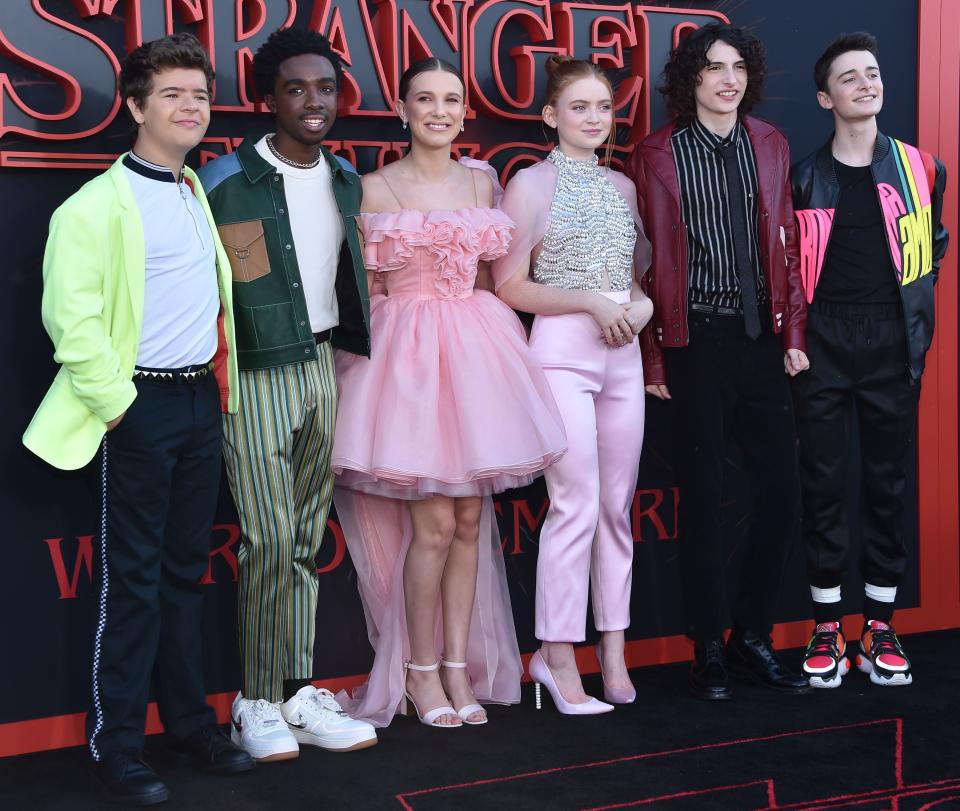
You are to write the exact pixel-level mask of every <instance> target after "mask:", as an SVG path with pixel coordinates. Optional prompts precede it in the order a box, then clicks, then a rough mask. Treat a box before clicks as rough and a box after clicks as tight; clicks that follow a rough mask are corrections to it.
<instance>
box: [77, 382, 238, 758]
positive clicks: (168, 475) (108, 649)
mask: <svg viewBox="0 0 960 811" xmlns="http://www.w3.org/2000/svg"><path fill="white" fill-rule="evenodd" d="M136 386H137V398H136V400H134V402H133V404H132V405H131V406H130V409H129V410H128V411H127V413H126V416H125V417H124V418H123V420H122V421H121V422H120V424H119V425H118V426H117V427H116V428H115V429H114V430H113V431H110V432H109V433H108V434H107V437H106V439H105V447H104V450H103V451H102V452H103V457H104V473H103V477H104V486H105V490H106V503H105V510H106V515H105V530H106V532H105V537H103V536H102V537H101V541H102V548H101V556H102V557H101V567H100V580H101V583H100V601H99V614H98V624H97V630H96V634H95V642H94V662H93V697H92V698H93V701H92V706H91V709H90V712H89V713H88V715H87V738H88V740H89V743H90V751H91V753H92V754H93V757H94V759H96V760H100V759H101V758H102V756H103V755H104V754H107V753H110V752H114V751H117V750H120V749H126V748H131V747H135V748H141V747H142V746H143V736H144V722H145V718H146V710H147V702H148V696H149V688H150V682H151V676H152V679H153V685H154V690H155V693H156V698H157V703H158V705H159V709H160V717H161V720H162V721H163V724H164V726H165V727H166V729H167V731H168V732H169V733H170V734H171V735H173V736H174V737H184V736H186V735H189V734H190V733H191V732H194V731H195V730H197V729H199V728H200V727H202V726H206V725H208V724H212V723H216V719H215V716H214V713H213V710H212V709H211V708H210V707H209V706H208V705H207V704H206V698H205V696H206V691H205V689H204V684H203V651H202V648H201V633H202V619H203V595H202V593H201V591H200V585H199V580H200V578H201V577H202V576H203V573H204V571H205V570H206V567H207V559H208V555H209V550H210V529H211V526H212V524H213V517H214V511H215V510H216V503H217V494H218V490H219V481H220V465H221V462H220V445H221V422H220V404H219V393H218V389H217V384H216V381H215V380H214V378H213V375H206V376H205V377H201V378H198V379H197V380H196V381H194V382H189V383H169V382H159V381H137V382H136Z"/></svg>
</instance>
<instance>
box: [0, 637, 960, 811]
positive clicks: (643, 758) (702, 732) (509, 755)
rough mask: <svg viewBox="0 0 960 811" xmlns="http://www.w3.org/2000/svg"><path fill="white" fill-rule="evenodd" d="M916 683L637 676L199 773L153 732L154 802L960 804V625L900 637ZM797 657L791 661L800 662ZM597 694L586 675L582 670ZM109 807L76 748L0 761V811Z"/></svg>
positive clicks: (679, 673) (887, 809) (892, 808)
mask: <svg viewBox="0 0 960 811" xmlns="http://www.w3.org/2000/svg"><path fill="white" fill-rule="evenodd" d="M903 641H904V645H905V648H906V650H907V653H908V655H909V656H910V658H911V660H912V662H913V666H914V684H913V686H911V687H907V688H886V689H884V688H880V687H875V686H873V685H872V684H870V683H869V681H868V679H867V677H866V676H864V675H863V674H861V673H859V672H857V671H852V672H851V673H850V674H849V675H848V676H847V677H846V679H845V680H844V684H843V686H842V687H841V688H839V689H836V690H819V691H817V692H816V693H814V694H813V695H807V696H796V697H784V696H780V695H778V694H776V693H774V692H771V691H768V690H764V689H762V688H759V687H750V686H740V685H737V693H736V695H735V697H734V700H733V701H730V702H718V703H712V704H711V703H707V702H701V701H697V700H696V699H694V698H691V697H688V695H687V694H686V691H685V685H686V671H687V665H668V666H662V667H653V668H644V669H641V670H637V671H634V673H633V677H634V681H635V683H636V685H637V688H638V691H639V698H638V703H637V704H635V705H633V706H629V707H620V708H617V709H616V710H615V711H614V712H613V713H611V714H609V715H606V716H600V717H592V718H589V717H588V718H568V717H563V716H560V715H559V714H558V713H557V712H556V711H555V710H554V709H553V705H552V702H550V700H549V698H545V700H544V709H543V710H541V711H540V712H537V711H536V710H534V708H533V695H532V690H531V688H530V686H529V685H525V686H524V696H523V703H522V704H521V705H520V706H519V707H509V708H507V707H492V708H490V719H491V720H490V723H489V724H487V725H486V726H482V727H463V728H461V729H457V730H435V729H427V728H426V727H423V726H420V725H419V724H417V723H415V722H414V721H411V720H409V719H405V718H398V719H396V721H395V722H394V723H393V725H392V726H391V727H390V728H388V729H385V730H380V743H379V745H377V746H375V747H373V748H372V749H368V750H365V751H361V752H356V753H345V754H332V753H328V752H324V751H321V750H316V749H309V748H305V749H304V750H302V752H301V755H300V758H299V759H298V760H294V761H287V762H285V763H277V764H267V765H260V766H258V767H257V768H256V769H255V770H254V772H252V773H250V774H247V775H241V776H239V777H232V778H229V777H219V778H218V777H208V776H206V775H203V774H201V773H199V772H197V771H195V770H193V769H192V768H191V767H190V766H189V765H188V764H186V763H183V762H182V761H180V760H179V759H178V756H177V755H175V754H174V753H173V752H171V751H170V750H169V749H168V748H167V747H166V746H165V745H164V743H163V740H162V738H160V737H154V738H150V739H148V757H147V760H148V762H150V763H151V765H153V766H154V768H156V769H157V771H158V772H159V773H160V774H161V776H162V777H163V778H164V780H166V782H167V783H168V784H169V786H170V788H171V791H172V793H173V799H172V800H171V801H170V802H168V803H167V804H166V805H165V806H160V807H161V808H170V809H203V810H204V811H217V810H218V809H231V811H232V810H234V809H236V811H243V810H244V809H274V808H277V809H280V808H290V809H299V808H310V809H326V808H360V809H367V808H370V809H415V810H416V811H426V810H427V809H481V808H482V809H488V808H489V809H515V808H520V809H528V808H529V809H592V810H593V811H599V809H612V808H657V809H668V811H674V809H677V810H678V811H679V810H680V809H698V811H699V809H712V808H724V809H726V808H732V809H748V808H752V809H759V808H780V809H785V808H789V809H813V808H832V809H837V808H843V809H860V810H861V811H864V810H865V811H913V810H914V809H916V811H920V809H936V811H948V809H960V743H958V728H960V712H958V708H957V701H956V699H955V693H956V690H957V687H958V686H960V630H954V631H947V632H941V633H936V634H923V635H917V636H910V637H905V638H904V640H903ZM799 655H800V654H799V651H793V652H790V653H789V654H787V656H786V659H787V661H788V662H789V663H790V664H791V665H794V666H795V665H797V664H798V660H799ZM585 685H586V687H587V689H588V690H598V689H599V677H597V676H590V677H587V678H586V679H585ZM106 805H107V801H106V800H105V798H104V796H103V795H102V794H101V793H100V792H99V784H98V782H97V780H96V778H95V777H93V775H92V773H91V771H90V768H89V765H88V760H87V756H86V751H85V750H84V749H80V748H77V749H71V750H66V751H61V752H49V753H42V754H38V755H28V756H23V757H18V758H9V759H6V760H0V808H2V809H4V811H6V810H7V809H31V811H39V809H43V810H44V811H46V809H71V811H77V810H78V809H92V808H103V807H104V806H106Z"/></svg>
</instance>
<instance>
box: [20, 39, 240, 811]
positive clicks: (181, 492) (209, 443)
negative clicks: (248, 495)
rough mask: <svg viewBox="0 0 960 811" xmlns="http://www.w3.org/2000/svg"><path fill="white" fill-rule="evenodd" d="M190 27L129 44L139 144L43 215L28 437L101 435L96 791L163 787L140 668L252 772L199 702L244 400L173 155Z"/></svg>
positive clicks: (149, 799) (56, 441) (127, 90)
mask: <svg viewBox="0 0 960 811" xmlns="http://www.w3.org/2000/svg"><path fill="white" fill-rule="evenodd" d="M212 83H213V70H212V68H211V66H210V62H209V59H208V58H207V55H206V53H205V52H204V50H203V48H202V46H201V45H200V43H199V42H198V41H197V39H196V38H195V37H193V36H191V35H189V34H175V35H173V36H170V37H166V38H164V39H161V40H156V41H154V42H150V43H147V44H145V45H143V46H141V47H140V48H138V49H136V50H135V51H133V52H132V53H131V54H130V55H129V56H128V57H127V59H126V61H125V62H124V66H123V69H122V71H121V74H120V93H121V98H122V99H123V101H124V103H125V105H126V107H127V109H128V111H129V112H130V115H131V116H132V117H133V120H134V121H135V123H136V125H137V135H136V142H135V144H134V147H133V149H132V150H131V151H130V152H129V153H127V154H125V155H123V156H121V158H120V159H119V160H118V161H117V162H116V163H115V164H114V165H113V166H112V167H110V169H108V170H107V171H106V172H104V173H103V174H102V175H100V176H99V177H97V178H95V179H94V180H92V181H90V182H89V183H87V184H86V185H85V186H84V187H83V188H81V189H80V190H79V191H78V192H77V193H76V194H74V195H73V196H72V197H71V198H70V199H69V200H67V201H66V202H65V203H64V204H63V205H62V206H61V207H60V208H59V209H58V210H57V211H56V212H55V213H54V215H53V218H52V220H51V223H50V235H49V238H48V241H47V250H46V255H45V257H44V266H43V278H44V291H43V323H44V326H45V327H46V329H47V332H48V333H49V334H50V337H51V339H52V340H53V344H54V348H55V355H54V357H55V358H56V360H57V361H58V362H59V363H60V364H62V366H61V369H60V371H59V373H58V374H57V377H56V379H55V380H54V383H53V385H52V386H51V388H50V390H49V391H48V392H47V395H46V397H45V398H44V400H43V403H42V404H41V405H40V408H39V409H38V411H37V413H36V415H35V416H34V418H33V420H32V422H31V423H30V426H29V427H28V428H27V431H26V434H25V435H24V444H25V445H26V446H27V447H28V448H30V450H32V451H33V452H34V453H36V454H37V455H38V456H40V457H42V458H43V459H45V460H46V461H48V462H49V463H50V464H52V465H54V466H55V467H58V468H62V469H68V470H69V469H75V468H79V467H81V466H83V465H85V464H87V463H88V462H90V461H91V459H93V458H94V456H95V455H96V454H97V450H98V448H99V449H100V455H101V464H102V473H101V477H102V487H103V495H102V514H101V523H100V527H101V532H100V546H99V553H100V566H99V567H98V569H99V575H100V578H99V579H100V583H99V587H100V596H99V603H98V604H99V614H98V618H97V626H96V632H95V634H94V651H93V683H92V687H93V691H92V692H93V695H92V705H91V710H90V712H89V713H88V716H87V733H88V739H89V746H90V751H91V754H92V755H93V758H94V760H95V761H96V762H97V764H98V771H99V774H100V777H101V778H102V779H103V782H104V783H105V784H106V787H107V789H108V790H109V791H110V792H111V793H112V794H113V795H114V796H115V797H116V798H117V799H122V800H125V801H128V802H132V803H135V804H138V805H152V804H155V803H159V802H163V801H164V800H166V799H167V798H168V797H169V794H170V792H169V789H168V788H167V787H166V785H164V783H163V782H161V780H160V779H159V777H158V776H157V775H156V773H155V772H154V771H153V770H152V769H151V768H150V767H149V766H147V765H146V764H145V763H144V762H143V759H142V748H143V735H144V723H145V718H146V709H147V700H148V695H149V688H150V684H151V677H152V681H153V686H154V691H155V694H156V697H157V703H158V706H159V709H160V715H161V719H162V720H163V723H164V726H165V727H166V730H167V733H168V734H169V735H170V736H171V737H172V738H173V739H174V741H175V745H176V746H178V747H179V748H181V749H182V750H183V751H185V752H186V753H187V754H189V755H191V756H192V757H194V759H196V760H197V761H198V762H199V763H200V764H202V765H203V766H204V767H206V768H207V769H209V770H212V771H217V772H221V773H233V772H239V771H246V770H247V769H250V768H251V767H252V766H253V762H252V761H251V759H250V758H249V756H248V755H247V754H246V753H245V752H243V751H242V750H240V749H238V748H237V747H235V746H234V745H233V744H232V743H230V741H229V739H228V738H226V736H225V735H224V734H223V732H222V730H220V728H219V727H218V726H217V725H216V718H215V716H214V713H213V710H212V709H211V708H210V707H209V706H208V705H207V704H206V700H205V690H204V684H203V656H202V650H201V628H202V611H203V595H202V593H201V592H200V587H199V580H200V578H201V576H202V575H203V572H204V571H205V569H206V566H207V559H208V554H209V548H210V528H211V525H212V523H213V518H214V511H215V509H216V502H217V494H218V491H219V481H220V466H221V462H220V458H221V441H222V434H221V418H220V413H221V410H228V411H236V409H237V386H236V380H237V363H236V355H235V349H234V330H233V314H232V306H231V279H230V265H229V261H228V260H227V258H226V255H225V254H224V252H223V247H222V246H221V244H220V241H219V239H218V237H217V230H216V227H215V225H214V222H213V219H212V217H211V214H210V209H209V207H208V205H207V202H206V198H205V196H204V194H203V190H202V189H201V187H200V184H199V182H198V181H197V178H196V175H194V174H193V172H191V171H190V170H189V169H186V168H185V167H184V165H183V163H184V159H185V157H186V155H187V153H188V152H189V151H190V150H191V149H193V148H194V147H195V146H197V144H199V142H200V140H201V138H202V137H203V134H204V132H206V128H207V125H208V124H209V120H210V88H211V86H212Z"/></svg>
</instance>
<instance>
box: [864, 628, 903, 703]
mask: <svg viewBox="0 0 960 811" xmlns="http://www.w3.org/2000/svg"><path fill="white" fill-rule="evenodd" d="M857 667H859V668H860V669H861V670H862V671H863V672H864V673H869V674H870V681H872V682H873V683H874V684H879V685H880V686H881V687H900V686H904V685H907V684H912V683H913V676H912V675H911V674H910V660H909V659H908V658H907V655H906V654H905V653H904V652H903V647H902V646H901V644H900V640H899V639H897V634H896V632H895V631H894V630H893V628H891V627H890V626H889V625H887V623H885V622H881V621H880V620H867V621H866V622H865V623H864V624H863V631H862V632H861V634H860V653H858V654H857Z"/></svg>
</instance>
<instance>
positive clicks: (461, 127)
mask: <svg viewBox="0 0 960 811" xmlns="http://www.w3.org/2000/svg"><path fill="white" fill-rule="evenodd" d="M460 132H463V122H462V121H461V122H460Z"/></svg>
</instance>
